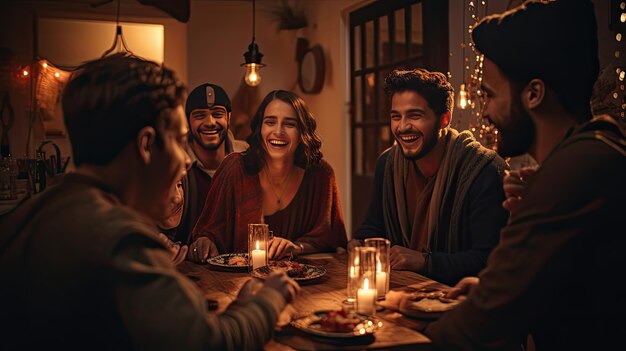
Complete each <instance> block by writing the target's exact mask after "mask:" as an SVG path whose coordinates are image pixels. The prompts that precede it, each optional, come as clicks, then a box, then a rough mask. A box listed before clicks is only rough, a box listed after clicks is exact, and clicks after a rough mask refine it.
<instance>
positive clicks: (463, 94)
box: [457, 84, 468, 110]
mask: <svg viewBox="0 0 626 351" xmlns="http://www.w3.org/2000/svg"><path fill="white" fill-rule="evenodd" d="M467 105H468V102H467V90H465V84H461V89H459V99H458V101H457V106H458V107H459V108H460V109H461V110H465V109H466V108H467Z"/></svg>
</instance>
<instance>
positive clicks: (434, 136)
mask: <svg viewBox="0 0 626 351" xmlns="http://www.w3.org/2000/svg"><path fill="white" fill-rule="evenodd" d="M440 130H441V129H439V128H435V129H433V132H432V133H431V135H430V137H429V138H425V137H424V135H423V134H422V139H423V140H424V142H423V143H422V148H421V149H420V150H419V151H417V152H416V153H413V154H412V153H407V151H406V150H405V149H404V147H402V142H401V141H400V140H399V137H400V136H398V137H397V138H396V141H397V142H398V144H400V150H402V156H404V158H406V159H407V160H409V161H415V160H419V159H421V158H422V157H424V156H426V155H428V153H429V152H431V151H432V150H433V149H434V148H435V146H436V145H437V141H438V140H439V131H440Z"/></svg>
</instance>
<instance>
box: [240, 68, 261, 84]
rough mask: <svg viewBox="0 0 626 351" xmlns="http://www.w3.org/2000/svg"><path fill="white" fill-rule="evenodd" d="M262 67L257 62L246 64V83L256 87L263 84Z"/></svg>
mask: <svg viewBox="0 0 626 351" xmlns="http://www.w3.org/2000/svg"><path fill="white" fill-rule="evenodd" d="M260 69H261V67H260V66H259V65H258V64H256V63H249V64H247V65H246V75H245V77H244V79H245V81H246V84H248V85H249V86H252V87H255V86H257V85H259V84H261V75H260V74H259V70H260Z"/></svg>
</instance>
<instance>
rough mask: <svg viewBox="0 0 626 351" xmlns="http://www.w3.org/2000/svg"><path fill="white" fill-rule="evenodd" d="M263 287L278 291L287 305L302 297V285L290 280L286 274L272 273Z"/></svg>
mask: <svg viewBox="0 0 626 351" xmlns="http://www.w3.org/2000/svg"><path fill="white" fill-rule="evenodd" d="M263 286H264V287H267V288H271V289H274V290H277V291H278V292H279V293H280V294H281V295H282V296H283V297H284V298H285V301H286V302H287V303H291V302H292V301H293V300H295V299H296V297H297V296H298V295H300V285H298V283H296V281H295V280H293V279H291V278H289V277H288V276H287V274H286V273H285V272H272V273H271V274H270V275H269V276H268V277H267V278H266V279H265V282H264V283H263Z"/></svg>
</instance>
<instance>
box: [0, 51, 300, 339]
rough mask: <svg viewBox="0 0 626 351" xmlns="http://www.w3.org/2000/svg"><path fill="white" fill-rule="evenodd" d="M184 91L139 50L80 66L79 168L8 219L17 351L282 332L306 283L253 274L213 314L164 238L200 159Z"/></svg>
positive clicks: (5, 260)
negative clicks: (191, 142) (174, 197)
mask: <svg viewBox="0 0 626 351" xmlns="http://www.w3.org/2000/svg"><path fill="white" fill-rule="evenodd" d="M183 93H184V87H183V85H182V84H181V82H180V81H179V80H178V79H177V78H176V76H175V75H174V73H173V72H172V71H171V70H169V69H167V68H166V67H164V66H161V65H157V64H156V63H154V62H149V61H144V60H141V59H139V58H136V57H134V56H131V55H129V54H116V55H114V56H110V57H106V58H103V59H100V60H96V61H92V62H88V63H86V64H85V65H84V66H82V67H80V69H79V70H77V71H76V73H74V74H73V76H72V78H71V79H70V81H69V82H68V84H67V86H66V88H65V91H64V93H63V113H64V120H65V126H66V127H67V132H68V135H69V138H70V141H71V145H72V151H73V156H74V157H73V158H74V160H75V161H74V162H75V164H76V170H75V172H72V173H69V174H67V175H66V176H65V177H63V179H62V180H61V181H60V182H59V183H58V184H57V185H55V186H52V187H49V188H48V189H46V191H45V192H42V193H41V194H38V195H37V196H35V197H33V198H32V199H30V200H28V201H26V202H24V203H23V204H22V205H21V206H19V207H17V209H15V210H14V211H13V213H11V214H10V215H9V216H8V218H4V219H3V221H2V223H1V225H0V281H1V282H2V284H0V311H2V313H0V325H2V326H3V329H2V331H3V334H2V335H3V338H2V346H3V348H4V349H7V350H13V349H25V350H30V349H40V348H51V349H70V350H72V349H83V348H87V349H93V350H131V349H133V350H178V349H180V350H202V349H204V350H227V349H228V350H243V349H245V350H253V349H254V350H257V349H261V348H262V347H263V345H264V344H265V343H266V342H267V341H268V340H269V339H270V338H271V335H272V331H273V329H274V325H275V324H276V321H277V319H278V315H279V313H280V312H281V310H282V309H283V308H284V307H285V305H286V304H287V303H288V302H290V301H291V300H292V299H293V298H294V296H295V294H296V292H297V291H298V290H299V288H298V286H297V283H295V281H293V280H292V279H290V278H288V277H287V276H286V275H284V274H283V275H271V276H270V277H268V279H266V280H265V282H264V283H263V284H261V285H262V286H260V287H259V286H258V285H259V284H260V283H258V281H254V280H250V281H249V282H251V283H248V284H249V285H246V288H245V289H242V292H241V293H240V294H239V296H238V298H237V299H236V300H235V302H236V303H233V304H231V305H230V306H228V307H227V309H226V311H225V312H224V313H222V314H219V315H216V314H207V313H206V312H207V308H206V303H205V298H204V294H203V292H201V291H200V290H199V289H198V288H197V286H196V285H195V283H193V282H192V281H190V280H189V279H187V278H186V277H184V276H183V275H181V274H180V273H179V272H178V271H177V270H176V267H175V266H174V264H173V263H172V262H171V253H170V252H169V251H168V249H167V248H166V247H165V245H164V243H163V241H162V240H161V239H160V238H159V237H158V236H157V233H158V232H157V228H156V222H157V221H160V220H162V219H163V218H165V217H166V216H167V215H168V214H169V213H170V212H171V205H170V204H171V199H170V196H171V194H172V192H171V189H172V187H173V186H174V183H175V182H176V181H178V180H179V179H180V178H181V176H182V175H184V174H185V170H186V168H187V167H188V166H189V163H190V161H189V157H188V156H187V153H186V152H185V144H186V142H187V139H186V138H187V131H188V128H187V123H186V121H185V117H184V112H183V108H182V96H183ZM253 284H256V285H257V287H259V288H260V289H259V290H258V291H257V290H256V289H255V288H256V287H254V285H253ZM255 291H257V292H256V293H255Z"/></svg>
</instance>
